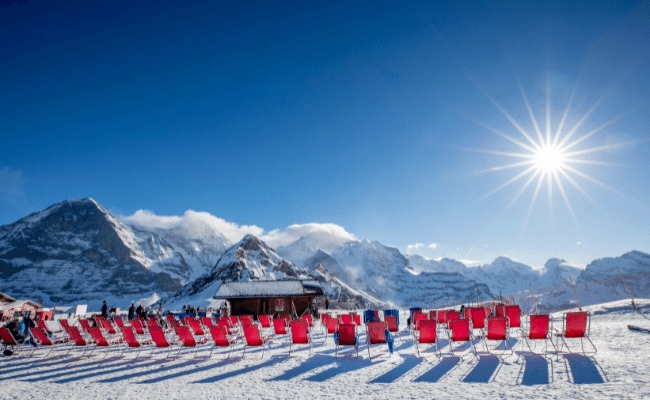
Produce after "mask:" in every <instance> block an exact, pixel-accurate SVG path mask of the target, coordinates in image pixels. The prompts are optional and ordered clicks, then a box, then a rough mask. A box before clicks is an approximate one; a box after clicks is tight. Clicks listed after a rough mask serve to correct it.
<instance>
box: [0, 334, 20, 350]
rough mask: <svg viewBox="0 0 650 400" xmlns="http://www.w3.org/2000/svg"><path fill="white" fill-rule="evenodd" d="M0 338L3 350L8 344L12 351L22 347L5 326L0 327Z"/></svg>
mask: <svg viewBox="0 0 650 400" xmlns="http://www.w3.org/2000/svg"><path fill="white" fill-rule="evenodd" d="M0 339H2V344H3V345H4V346H5V348H4V350H7V347H9V346H11V350H12V351H16V350H20V349H21V348H22V347H23V345H22V344H20V343H18V341H17V340H16V339H15V338H14V335H12V334H11V331H10V330H9V329H7V328H0Z"/></svg>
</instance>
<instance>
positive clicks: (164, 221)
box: [119, 210, 357, 247]
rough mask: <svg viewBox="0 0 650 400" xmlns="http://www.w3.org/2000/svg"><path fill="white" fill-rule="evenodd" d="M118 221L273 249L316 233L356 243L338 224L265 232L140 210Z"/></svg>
mask: <svg viewBox="0 0 650 400" xmlns="http://www.w3.org/2000/svg"><path fill="white" fill-rule="evenodd" d="M119 219H120V220H121V221H123V222H126V223H130V224H135V225H139V226H141V227H144V228H157V229H180V230H182V231H183V233H184V234H185V235H187V236H188V237H191V238H211V237H219V236H222V235H223V236H224V237H225V238H226V239H228V240H229V241H230V242H231V243H236V242H238V241H240V240H241V238H243V237H244V236H245V235H247V234H252V235H255V236H257V237H258V238H260V239H261V240H263V241H264V242H266V244H268V245H269V246H271V247H277V246H286V245H288V244H291V243H293V242H295V241H296V240H298V239H300V237H302V236H305V235H307V234H315V233H322V234H324V235H326V236H328V238H329V239H332V236H333V237H334V240H337V241H342V242H345V241H349V240H357V238H356V237H355V236H354V235H353V234H351V233H349V232H346V230H345V229H344V228H343V227H341V226H338V225H335V224H316V223H309V224H303V225H298V224H295V225H291V226H289V227H287V228H285V229H275V230H272V231H271V232H268V233H266V232H265V231H264V229H263V228H260V227H259V226H255V225H238V224H236V223H234V222H228V221H226V220H224V219H222V218H219V217H215V216H214V215H212V214H210V213H207V212H198V211H193V210H187V211H185V214H183V215H182V216H177V215H172V216H165V215H156V214H155V213H154V212H153V211H149V210H138V211H136V212H135V213H134V214H133V215H129V216H121V217H120V218H119Z"/></svg>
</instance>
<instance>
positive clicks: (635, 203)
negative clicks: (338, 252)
mask: <svg viewBox="0 0 650 400" xmlns="http://www.w3.org/2000/svg"><path fill="white" fill-rule="evenodd" d="M563 3H564V2H557V3H553V2H478V1H471V2H449V3H445V4H442V3H441V2H379V1H371V2H288V1H287V2H243V1H235V2H225V1H220V2H207V3H199V2H197V3H196V4H185V2H183V4H181V2H154V3H153V5H152V4H148V3H147V2H111V3H110V4H106V3H105V4H100V3H98V2H16V3H14V4H10V5H8V6H5V7H4V8H2V9H1V10H0V49H2V54H3V56H2V58H1V59H0V135H1V139H2V146H0V224H8V223H12V222H14V221H16V220H18V219H19V218H21V217H23V216H25V215H27V214H29V213H31V212H35V211H39V210H42V209H44V208H46V207H47V206H49V205H51V204H54V203H57V202H60V201H62V200H65V199H68V198H74V197H92V198H94V199H95V200H97V201H98V202H99V203H100V204H102V205H103V206H104V207H106V208H107V209H109V210H111V211H112V212H114V213H116V214H121V215H130V214H133V213H134V212H136V211H137V210H140V209H146V210H151V211H152V212H153V213H155V214H157V215H166V216H170V215H182V214H183V213H184V212H185V211H186V210H196V211H205V212H208V213H210V214H212V215H215V216H217V217H219V218H223V219H225V220H226V221H231V222H234V223H236V224H242V225H257V226H259V227H262V228H264V229H265V230H267V231H270V230H274V229H282V228H285V227H287V226H289V225H291V224H306V223H312V222H315V223H333V224H337V225H340V226H342V227H344V228H345V229H346V230H347V231H348V232H351V233H353V234H355V235H356V236H357V237H359V238H368V239H370V240H378V241H380V242H382V243H384V244H387V245H393V246H396V247H398V248H399V249H400V250H402V251H407V248H408V246H409V245H411V246H413V245H415V244H417V243H421V244H422V246H418V247H417V248H415V247H410V248H409V251H410V252H417V253H420V254H422V255H425V256H428V257H434V258H435V257H452V258H457V259H464V260H477V261H484V262H489V261H491V260H493V259H494V258H495V257H497V256H499V255H505V256H508V257H511V258H514V259H517V260H520V261H522V262H524V263H527V264H529V265H532V266H541V265H543V263H544V262H545V261H546V260H547V259H548V258H550V257H561V258H565V259H566V260H568V261H570V262H573V263H576V264H585V263H588V262H589V261H591V260H593V259H595V258H599V257H603V256H617V255H620V254H622V253H624V252H626V251H630V250H633V249H636V250H641V251H646V252H648V251H650V246H649V245H648V243H649V242H648V238H649V237H650V205H649V201H648V199H649V198H650V187H649V181H648V176H649V172H650V171H649V167H648V166H647V164H648V163H647V161H646V160H647V159H648V156H649V155H650V143H648V138H650V135H649V133H648V128H647V127H648V125H649V124H648V122H650V121H649V119H650V118H649V117H648V116H649V115H650V113H649V112H648V111H649V106H650V103H649V100H650V94H649V93H650V90H649V89H650V82H649V81H648V79H647V77H648V76H650V64H649V62H648V61H650V47H649V45H648V42H647V37H650V35H649V34H650V32H649V31H650V28H649V26H650V24H648V16H649V13H650V7H649V5H648V2H641V3H639V2H611V4H610V3H604V2H603V4H590V3H576V4H563ZM518 79H519V82H521V89H523V92H524V93H525V95H526V98H527V99H528V101H529V104H530V109H531V110H532V112H533V115H534V116H535V118H536V122H537V124H538V126H540V129H541V130H542V131H544V130H545V114H546V104H547V100H546V99H547V97H546V96H547V88H550V92H548V93H550V95H549V97H548V99H549V101H548V104H549V106H550V108H549V111H550V113H549V115H550V122H551V130H552V132H555V131H556V130H557V128H558V126H559V124H560V121H561V120H562V117H563V115H564V111H565V109H566V108H567V104H569V101H571V103H570V107H569V112H568V113H567V117H566V119H565V124H564V126H565V128H564V129H563V134H566V133H567V132H568V131H570V129H571V128H572V127H574V126H576V125H577V124H579V123H580V121H581V119H582V118H583V117H584V116H585V114H587V113H588V115H587V118H585V119H584V121H583V122H581V123H580V124H579V126H578V129H576V130H575V133H574V134H573V139H574V140H575V139H578V138H581V137H582V136H584V135H586V134H588V133H590V132H593V131H596V132H594V133H592V134H591V135H590V136H589V137H587V138H586V139H585V140H583V141H582V142H580V143H578V144H576V146H575V147H574V148H573V150H580V149H582V150H584V149H594V148H599V149H601V150H598V151H594V152H589V153H585V154H583V155H581V157H582V159H584V160H588V161H589V162H592V163H591V164H584V163H581V164H579V165H576V164H573V167H574V168H575V169H577V170H579V171H580V172H581V173H582V174H584V175H576V174H572V175H571V176H573V179H574V182H575V183H576V184H577V185H578V186H579V187H580V188H581V189H582V191H580V190H578V189H577V188H576V186H574V185H572V184H571V183H570V182H569V181H568V180H566V179H564V180H563V181H562V179H563V178H561V179H560V180H561V181H562V182H563V186H564V190H565V194H566V197H567V201H568V203H569V204H570V205H571V210H572V211H573V216H572V215H571V212H570V211H569V209H568V207H567V205H566V202H565V200H564V199H563V197H562V195H561V193H560V191H559V189H558V187H557V186H555V187H554V188H553V203H552V205H550V204H549V199H548V194H547V191H548V187H547V185H546V184H543V185H542V186H541V187H540V191H539V194H538V197H537V200H536V202H535V203H534V205H533V207H532V211H530V215H528V214H529V209H531V203H532V199H533V198H534V192H535V186H536V183H537V181H534V182H533V183H532V184H531V185H530V186H528V187H527V188H526V190H524V191H523V192H522V193H521V194H520V195H519V197H517V200H516V201H514V202H513V203H512V205H511V206H510V207H508V205H509V204H510V203H511V202H512V200H513V198H515V197H516V196H517V193H518V192H519V190H520V189H521V188H522V187H523V186H524V184H525V182H526V180H527V178H526V177H523V178H521V179H520V180H518V181H516V182H514V183H512V184H511V185H508V186H506V187H504V188H503V189H501V190H499V191H497V192H495V193H494V194H492V195H490V196H487V197H486V195H487V194H489V193H490V192H492V191H493V190H494V189H495V188H498V187H499V186H501V185H502V184H504V183H505V182H507V181H508V180H510V179H511V178H513V177H515V176H516V175H517V174H519V173H520V172H523V170H524V169H525V168H524V167H519V168H509V169H504V170H497V171H490V172H484V171H486V170H488V169H491V168H494V167H498V166H503V165H507V164H512V163H514V162H517V161H519V160H520V159H517V158H513V157H508V156H504V155H498V154H491V153H486V151H493V152H494V151H498V152H519V153H521V152H526V151H525V150H524V149H523V148H522V147H521V146H519V145H517V144H516V143H514V142H513V141H511V140H508V139H506V138H504V136H500V135H498V134H495V133H494V132H493V131H492V130H496V131H499V132H501V133H503V134H504V135H506V136H508V137H510V138H513V139H516V140H519V141H524V142H525V141H526V139H525V137H524V136H523V135H522V133H521V132H519V130H517V128H516V127H515V126H514V125H513V124H512V123H511V122H510V120H509V119H508V117H506V115H505V114H504V113H502V112H501V111H500V110H499V108H498V107H497V105H498V106H499V107H501V109H502V110H503V111H505V112H506V113H507V114H508V115H509V116H510V117H511V118H512V120H513V121H516V122H517V123H518V124H519V126H520V127H521V128H522V129H523V130H524V131H525V132H527V133H530V134H531V136H532V137H533V138H535V129H534V124H533V122H532V120H531V118H530V115H529V113H528V110H527V108H526V103H525V101H524V97H523V96H522V90H520V87H519V85H518ZM599 99H600V100H599ZM594 105H595V107H594ZM592 108H593V110H592V111H591V112H589V110H590V109H592ZM603 125H605V126H604V127H603ZM489 128H491V129H492V130H490V129H489ZM599 128H600V129H599ZM603 146H609V147H603ZM593 162H597V163H609V164H615V165H598V164H593ZM482 171H483V172H482ZM585 176H586V177H585ZM589 178H591V179H589ZM585 193H586V194H587V195H588V196H589V198H587V196H585ZM590 199H591V200H590ZM506 208H507V210H506ZM434 243H435V244H436V246H432V247H435V248H432V247H429V245H431V244H434Z"/></svg>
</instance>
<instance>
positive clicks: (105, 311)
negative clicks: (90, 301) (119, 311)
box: [102, 300, 108, 319]
mask: <svg viewBox="0 0 650 400" xmlns="http://www.w3.org/2000/svg"><path fill="white" fill-rule="evenodd" d="M102 318H104V319H106V318H108V303H106V300H104V304H103V305H102Z"/></svg>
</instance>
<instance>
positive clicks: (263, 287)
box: [214, 280, 323, 299]
mask: <svg viewBox="0 0 650 400" xmlns="http://www.w3.org/2000/svg"><path fill="white" fill-rule="evenodd" d="M322 294H323V288H322V287H321V286H320V283H319V282H318V281H316V280H306V281H300V280H287V281H250V282H225V283H223V284H222V285H221V286H220V287H219V289H218V290H217V293H216V294H215V295H214V298H215V299H232V298H236V297H276V296H304V295H316V296H318V295H322Z"/></svg>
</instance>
